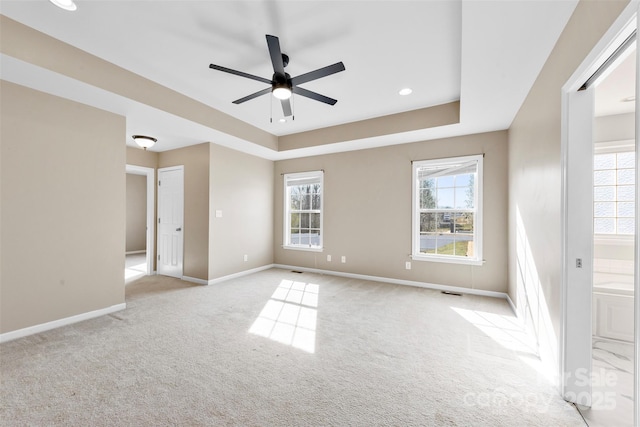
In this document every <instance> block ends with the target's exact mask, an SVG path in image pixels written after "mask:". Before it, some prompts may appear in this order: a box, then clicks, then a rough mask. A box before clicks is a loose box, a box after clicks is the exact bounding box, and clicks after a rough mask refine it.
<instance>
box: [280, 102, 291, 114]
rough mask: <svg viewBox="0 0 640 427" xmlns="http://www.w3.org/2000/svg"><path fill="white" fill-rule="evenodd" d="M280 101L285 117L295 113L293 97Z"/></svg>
mask: <svg viewBox="0 0 640 427" xmlns="http://www.w3.org/2000/svg"><path fill="white" fill-rule="evenodd" d="M280 103H281V104H282V112H283V113H284V116H285V117H289V116H291V115H293V113H291V99H283V100H282V101H280Z"/></svg>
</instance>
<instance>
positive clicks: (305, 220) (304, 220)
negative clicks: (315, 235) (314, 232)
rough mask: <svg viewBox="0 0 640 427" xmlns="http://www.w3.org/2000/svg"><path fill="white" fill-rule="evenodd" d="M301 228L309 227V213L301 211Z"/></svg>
mask: <svg viewBox="0 0 640 427" xmlns="http://www.w3.org/2000/svg"><path fill="white" fill-rule="evenodd" d="M300 228H309V214H308V213H301V214H300Z"/></svg>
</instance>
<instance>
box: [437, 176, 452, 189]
mask: <svg viewBox="0 0 640 427" xmlns="http://www.w3.org/2000/svg"><path fill="white" fill-rule="evenodd" d="M437 179H438V188H442V187H453V176H452V175H449V176H441V177H438V178H437Z"/></svg>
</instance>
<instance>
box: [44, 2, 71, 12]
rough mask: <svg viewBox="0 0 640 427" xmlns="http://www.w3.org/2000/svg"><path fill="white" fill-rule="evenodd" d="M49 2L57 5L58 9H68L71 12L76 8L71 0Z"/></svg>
mask: <svg viewBox="0 0 640 427" xmlns="http://www.w3.org/2000/svg"><path fill="white" fill-rule="evenodd" d="M49 1H50V2H51V3H53V4H55V5H56V6H58V7H59V8H60V9H64V10H68V11H71V12H73V11H74V10H76V9H77V8H78V6H76V4H75V3H74V2H73V0H49Z"/></svg>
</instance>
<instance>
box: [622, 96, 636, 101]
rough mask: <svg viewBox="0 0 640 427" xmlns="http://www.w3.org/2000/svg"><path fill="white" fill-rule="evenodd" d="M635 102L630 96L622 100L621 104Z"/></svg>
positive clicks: (634, 97) (634, 98)
mask: <svg viewBox="0 0 640 427" xmlns="http://www.w3.org/2000/svg"><path fill="white" fill-rule="evenodd" d="M635 100H636V96H635V95H631V96H627V97H626V98H624V99H623V100H622V102H632V101H635Z"/></svg>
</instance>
